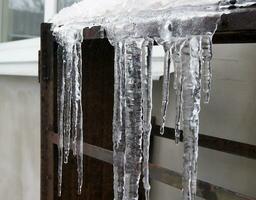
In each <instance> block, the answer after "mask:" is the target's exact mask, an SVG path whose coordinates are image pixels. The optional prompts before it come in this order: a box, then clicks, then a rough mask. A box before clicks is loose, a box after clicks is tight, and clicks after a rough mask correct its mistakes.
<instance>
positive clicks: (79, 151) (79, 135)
mask: <svg viewBox="0 0 256 200" xmlns="http://www.w3.org/2000/svg"><path fill="white" fill-rule="evenodd" d="M78 37H79V38H78V41H77V43H76V51H77V56H76V60H77V61H76V63H75V64H76V65H75V68H76V77H77V81H76V87H75V88H76V98H75V101H76V105H77V114H76V119H75V120H76V122H77V125H76V133H75V136H74V140H75V142H73V145H74V149H76V150H75V151H76V152H75V153H76V157H77V177H78V180H77V181H78V182H77V184H78V194H81V192H82V186H83V155H84V154H83V143H84V142H83V108H82V85H83V84H82V80H83V79H82V77H83V73H82V68H83V66H82V47H81V42H82V37H81V35H78Z"/></svg>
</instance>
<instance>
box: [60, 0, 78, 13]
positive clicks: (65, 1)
mask: <svg viewBox="0 0 256 200" xmlns="http://www.w3.org/2000/svg"><path fill="white" fill-rule="evenodd" d="M79 1H81V0H58V11H59V10H61V9H62V8H65V7H67V6H70V5H72V4H73V3H75V2H79Z"/></svg>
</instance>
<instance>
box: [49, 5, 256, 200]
mask: <svg viewBox="0 0 256 200" xmlns="http://www.w3.org/2000/svg"><path fill="white" fill-rule="evenodd" d="M143 1H144V0H141V1H140V3H142V2H143ZM172 1H174V0H172ZM209 1H210V2H211V3H212V2H217V3H214V4H211V5H206V6H203V7H202V6H187V7H175V8H173V7H172V6H170V4H168V5H167V6H165V7H163V8H159V9H148V10H142V11H138V10H136V12H132V11H128V13H127V12H125V8H124V10H123V12H118V14H117V13H116V14H115V10H113V13H111V12H110V11H109V10H108V12H107V13H106V15H103V16H101V17H100V16H98V15H97V16H95V18H93V17H91V18H90V19H87V18H86V15H87V14H90V15H91V16H93V15H92V12H89V11H90V10H88V12H86V11H85V10H81V9H80V7H82V8H84V9H86V8H88V5H87V3H88V2H86V1H85V2H84V4H83V2H82V3H81V4H77V5H75V6H74V7H73V8H71V9H70V10H66V12H70V13H69V15H68V16H65V15H64V14H65V13H64V12H61V14H60V15H59V16H57V17H56V18H55V20H53V22H54V26H53V32H54V35H55V36H56V38H57V41H58V43H59V48H58V60H59V61H60V62H61V63H60V65H61V66H62V68H61V69H58V74H59V76H58V77H59V81H58V116H59V126H58V132H59V138H60V139H59V148H58V149H59V158H58V193H59V195H61V185H62V168H63V163H68V157H69V151H70V149H71V150H72V151H73V154H74V155H75V156H76V157H77V173H78V193H81V189H82V184H83V112H82V110H83V109H86V108H82V99H81V98H82V96H81V94H82V57H81V54H82V52H81V42H82V41H83V39H86V38H83V37H82V30H83V28H84V27H90V26H95V25H100V26H102V28H103V29H105V30H106V32H107V37H108V39H109V41H110V43H111V44H112V45H113V46H114V47H115V85H114V87H115V94H114V110H113V112H114V114H113V171H114V199H115V200H137V199H138V189H139V182H140V179H141V176H142V177H143V183H144V188H145V196H146V199H147V200H148V199H149V193H150V183H149V163H148V162H149V145H150V132H151V110H152V70H151V68H152V63H151V57H152V47H153V44H154V42H157V43H158V44H159V45H162V46H163V48H164V51H165V56H164V76H163V95H162V110H161V113H162V125H161V129H160V133H161V134H163V133H164V126H165V121H166V113H167V107H168V101H169V87H170V66H171V65H173V66H174V69H175V70H174V71H175V72H174V83H173V85H174V89H175V91H176V120H175V138H176V143H178V142H179V141H180V133H181V130H183V138H184V156H183V159H184V164H183V165H184V168H183V180H182V183H183V185H182V186H183V199H184V200H194V199H195V195H196V182H197V158H198V132H199V112H200V100H201V93H202V96H203V99H204V102H205V103H208V102H209V98H210V88H211V77H212V70H211V66H210V61H211V58H212V36H213V34H214V31H215V30H216V27H217V23H218V20H219V18H220V16H221V15H222V14H223V13H224V11H223V10H221V9H220V5H221V6H222V8H225V7H228V6H229V1H227V0H223V1H221V2H219V0H209ZM113 2H114V0H113V1H111V3H113ZM127 2H128V1H127ZM184 2H190V1H184ZM237 2H238V4H239V5H243V4H245V5H251V4H252V3H253V2H254V1H252V0H249V1H246V0H239V1H237ZM102 3H104V1H103V2H102ZM131 3H132V2H131ZM145 3H146V1H145ZM254 3H255V2H254ZM114 4H115V5H116V7H118V5H119V4H118V3H114ZM133 4H134V5H135V6H134V7H136V2H135V3H134V2H133ZM127 5H130V4H129V3H128V4H127ZM98 7H99V9H102V6H101V5H100V4H99V6H98ZM116 7H115V8H116ZM154 8H155V7H154ZM64 11H65V10H64ZM101 12H102V10H101ZM63 13H64V14H63ZM72 13H73V14H74V16H75V17H72ZM77 13H81V16H80V14H77ZM99 13H100V12H99ZM102 13H103V12H102ZM226 13H228V12H226ZM76 15H77V16H76ZM69 16H70V17H69ZM127 16H129V17H127ZM62 18H63V19H62ZM69 18H70V20H69ZM85 67H86V66H85ZM85 77H86V76H85Z"/></svg>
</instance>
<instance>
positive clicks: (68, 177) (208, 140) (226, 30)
mask: <svg viewBox="0 0 256 200" xmlns="http://www.w3.org/2000/svg"><path fill="white" fill-rule="evenodd" d="M255 19H256V9H255V8H253V7H252V8H247V9H238V10H237V11H236V12H234V13H232V14H230V15H224V16H223V17H222V19H221V22H220V25H219V27H218V30H217V32H216V34H215V35H214V38H213V42H214V43H218V44H223V43H255V42H256V20H255ZM50 26H51V25H50V24H42V27H41V51H40V59H39V80H40V83H41V200H54V199H58V197H57V194H56V173H54V172H56V158H57V154H56V144H57V143H58V135H57V128H56V120H57V117H56V116H57V115H56V113H57V112H56V99H57V92H56V85H57V83H58V80H57V70H58V61H57V43H56V41H55V39H54V37H53V36H52V33H51V31H50ZM102 33H103V35H102ZM84 36H85V38H86V40H85V41H84V42H85V43H86V45H83V51H86V52H87V53H86V54H84V55H85V56H84V57H83V60H84V61H85V65H86V67H87V68H86V67H85V71H86V72H85V76H86V77H87V76H89V78H88V79H89V80H87V82H86V83H83V84H85V85H86V87H89V88H86V89H88V91H87V92H89V94H88V93H87V95H86V93H85V94H83V98H84V99H85V103H84V104H89V105H90V106H89V108H88V109H87V110H86V111H85V116H86V117H85V124H88V127H85V133H86V134H85V136H86V139H85V143H84V154H85V163H86V164H85V166H86V167H85V173H87V175H86V179H85V186H84V190H83V193H82V195H81V196H78V195H76V169H75V161H74V159H73V158H72V159H71V161H70V164H68V165H67V166H65V167H64V175H63V179H64V180H63V191H64V192H63V196H62V198H61V199H64V200H66V199H68V200H73V199H88V200H92V199H93V200H101V199H102V200H103V199H104V200H105V199H106V200H110V199H113V198H112V182H111V181H112V167H111V165H109V164H112V152H111V149H112V142H111V137H112V136H111V135H112V133H111V132H112V131H111V130H112V129H111V128H112V126H111V125H112V122H111V120H112V105H113V98H112V97H111V96H112V94H113V60H114V49H113V47H112V46H111V45H110V44H109V43H108V41H107V40H106V39H104V32H102V31H101V29H100V27H93V28H91V29H89V28H85V29H84ZM100 38H103V39H100ZM99 49H103V50H99ZM102 53H104V54H106V55H105V56H104V55H103V56H102ZM98 54H101V56H100V59H101V61H99V59H98V58H97V56H98ZM87 69H88V70H87ZM97 80H98V81H97ZM99 80H101V81H99ZM88 85H89V86H88ZM99 88H102V90H100V91H99ZM93 91H96V92H93ZM97 101H98V103H97ZM93 115H94V116H93ZM101 115H102V116H101ZM88 116H90V117H88ZM95 120H96V121H99V123H95ZM99 125H100V126H99ZM166 132H167V134H165V136H161V135H159V127H158V126H153V130H152V134H153V135H156V136H161V137H165V138H167V139H174V132H173V129H170V128H166ZM199 145H200V146H202V147H206V148H209V149H214V150H218V151H222V152H226V153H231V154H235V155H239V156H244V157H247V158H250V159H256V146H255V145H249V144H244V143H239V142H235V141H230V140H225V139H222V138H217V137H211V136H206V135H201V136H200V140H199ZM102 161H103V162H102ZM106 163H109V164H106ZM150 176H151V178H152V179H155V180H158V181H160V182H163V183H165V184H168V185H170V186H173V187H176V188H179V189H180V188H181V175H180V174H178V173H176V172H173V171H171V170H168V169H165V168H162V167H160V166H158V165H156V164H150ZM103 187H104V190H103ZM209 188H211V192H214V193H216V194H218V193H222V194H223V193H225V195H226V196H227V197H228V199H234V198H236V199H241V200H248V199H250V200H255V199H256V198H255V197H248V196H245V195H242V194H239V193H237V192H234V191H230V190H227V189H225V188H222V187H219V186H216V185H213V184H210V183H207V182H204V181H200V180H198V196H200V197H204V198H207V196H206V194H207V192H208V189H209ZM85 191H86V192H85Z"/></svg>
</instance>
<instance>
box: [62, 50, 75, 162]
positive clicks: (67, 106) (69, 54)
mask: <svg viewBox="0 0 256 200" xmlns="http://www.w3.org/2000/svg"><path fill="white" fill-rule="evenodd" d="M64 50H65V51H64V58H63V65H64V66H63V68H64V69H65V74H64V77H63V78H64V82H65V88H64V116H63V119H64V122H63V126H64V133H63V135H64V144H63V145H64V163H65V164H66V163H68V157H69V150H70V141H71V138H70V136H71V107H72V103H71V98H72V78H71V75H72V66H73V46H71V47H70V46H69V45H67V46H65V49H64Z"/></svg>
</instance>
